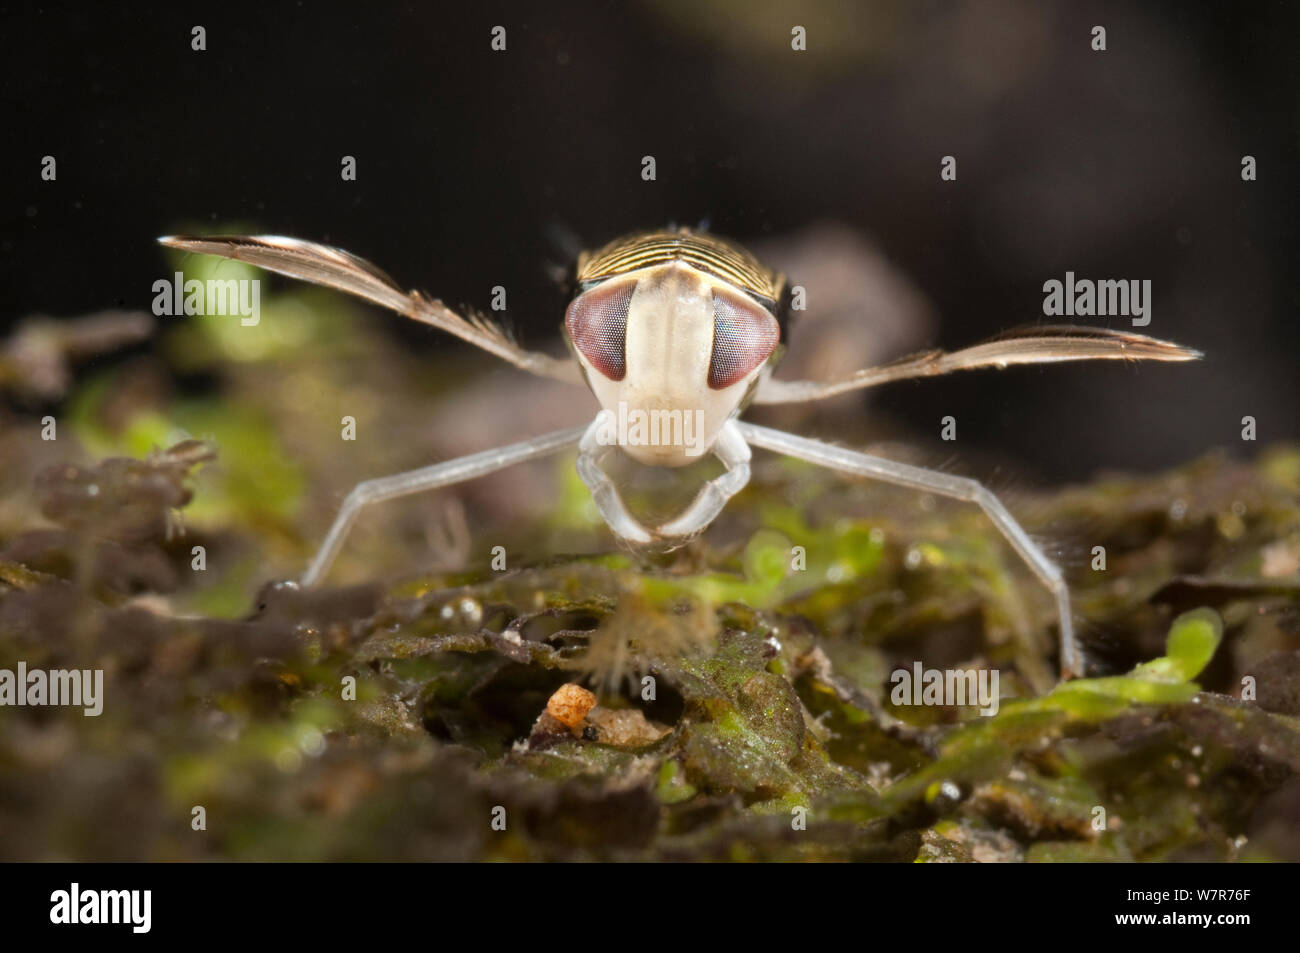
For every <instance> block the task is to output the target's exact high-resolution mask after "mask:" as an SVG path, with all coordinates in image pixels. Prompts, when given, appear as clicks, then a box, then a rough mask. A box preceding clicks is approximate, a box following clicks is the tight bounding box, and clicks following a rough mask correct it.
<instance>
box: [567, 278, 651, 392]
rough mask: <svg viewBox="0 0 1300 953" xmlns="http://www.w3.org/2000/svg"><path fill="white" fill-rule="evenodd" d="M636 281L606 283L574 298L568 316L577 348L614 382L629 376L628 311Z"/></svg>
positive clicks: (569, 327)
mask: <svg viewBox="0 0 1300 953" xmlns="http://www.w3.org/2000/svg"><path fill="white" fill-rule="evenodd" d="M634 291H636V282H635V281H620V282H605V283H604V284H600V285H597V286H596V287H595V288H592V289H591V290H590V291H587V292H584V293H583V294H580V295H578V297H576V298H574V299H573V301H572V302H571V303H570V304H569V310H568V311H567V312H566V313H565V315H564V326H565V328H566V329H567V330H568V332H569V338H570V340H572V341H573V346H574V347H576V348H577V349H578V353H580V354H581V355H582V356H583V357H585V358H586V359H587V360H588V361H590V362H591V366H592V367H594V368H595V369H596V370H598V371H600V373H601V374H603V375H604V376H606V377H608V378H609V379H610V380H612V381H621V380H622V379H623V377H624V375H626V374H627V358H626V356H625V354H624V346H625V343H626V341H627V309H628V306H629V305H630V304H631V303H632V293H633V292H634Z"/></svg>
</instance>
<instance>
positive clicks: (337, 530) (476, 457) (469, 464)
mask: <svg viewBox="0 0 1300 953" xmlns="http://www.w3.org/2000/svg"><path fill="white" fill-rule="evenodd" d="M583 429H584V428H582V427H574V428H570V429H569V430H557V431H556V432H554V433H549V434H546V435H544V436H541V437H533V438H532V439H531V440H523V441H520V442H519V443H512V444H510V445H509V446H505V447H498V448H496V449H495V450H485V451H483V452H482V453H473V454H470V455H469V456H466V457H458V458H456V459H455V460H448V461H446V462H445V463H435V464H433V465H432V466H428V467H422V468H421V469H419V470H409V471H407V472H406V473H398V474H396V475H394V476H389V477H381V478H380V479H378V480H367V481H365V482H364V483H358V484H357V485H356V487H355V488H354V489H353V490H352V492H351V493H349V494H348V495H347V498H346V499H345V500H344V501H343V507H342V509H340V510H339V515H338V516H337V517H335V519H334V525H333V526H331V527H330V531H329V533H328V534H327V535H326V536H325V542H323V543H321V547H320V549H319V550H317V551H316V557H315V558H314V559H313V560H312V561H311V565H310V566H308V567H307V571H306V572H305V573H303V574H302V581H301V584H302V585H303V586H314V585H316V583H318V582H320V580H321V578H322V577H323V576H324V575H325V573H326V572H327V571H328V570H329V567H330V564H331V563H333V562H334V557H335V556H337V555H338V551H339V549H340V548H341V547H342V546H343V540H344V539H345V538H346V537H347V534H348V530H350V529H351V528H352V523H353V521H354V520H356V518H357V514H358V513H359V512H360V511H361V509H362V508H363V507H366V506H369V505H370V504H372V503H380V502H382V501H384V500H393V499H397V498H398V497H400V496H410V495H411V494H413V493H422V492H424V491H425V490H434V489H437V488H438V487H443V486H450V485H451V484H453V483H463V482H465V481H466V480H473V479H474V478H476V477H481V476H485V475H487V474H489V473H492V472H494V471H496V470H504V469H505V468H506V467H509V466H514V465H515V464H516V463H523V462H524V461H526V460H533V459H536V458H537V457H543V456H546V455H547V454H549V453H556V452H558V451H560V450H563V449H564V448H565V447H568V446H571V445H573V444H575V443H577V442H578V440H579V439H580V438H581V437H582V432H583Z"/></svg>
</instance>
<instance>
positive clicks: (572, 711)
mask: <svg viewBox="0 0 1300 953" xmlns="http://www.w3.org/2000/svg"><path fill="white" fill-rule="evenodd" d="M595 707H596V696H595V695H593V694H592V693H591V692H589V691H587V690H586V689H585V688H583V687H582V686H581V685H577V684H574V683H573V682H569V683H568V684H567V685H561V686H560V687H559V688H557V689H556V690H555V694H554V695H552V696H551V698H550V701H548V702H547V703H546V712H547V714H549V715H550V716H551V717H552V718H554V719H555V720H556V721H558V722H560V724H562V725H564V726H565V727H567V728H576V727H577V726H578V725H579V724H581V723H582V720H583V719H584V718H586V717H587V712H589V711H591V710H592V709H593V708H595Z"/></svg>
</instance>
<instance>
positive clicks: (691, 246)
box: [577, 229, 784, 302]
mask: <svg viewBox="0 0 1300 953" xmlns="http://www.w3.org/2000/svg"><path fill="white" fill-rule="evenodd" d="M674 261H681V262H685V263H686V264H688V265H690V266H691V267H693V268H698V269H700V270H701V271H703V272H705V273H707V274H710V275H713V276H715V277H717V278H720V279H722V280H723V281H725V282H727V283H728V284H730V285H733V286H734V287H737V288H739V289H741V290H742V291H746V292H749V293H750V294H754V295H757V296H759V297H760V298H765V299H767V300H768V301H771V302H777V301H779V300H780V298H781V291H782V286H783V284H784V278H783V277H782V276H781V275H780V274H779V273H777V272H775V271H772V270H771V269H770V268H765V267H763V265H761V264H759V262H758V261H757V260H756V259H755V258H754V257H753V256H752V255H750V254H749V253H748V252H746V251H745V250H744V249H742V248H740V247H738V246H736V245H733V244H731V243H730V242H727V241H724V240H722V239H720V238H715V237H713V236H712V235H706V234H703V233H701V232H692V231H690V230H689V229H681V230H679V231H675V232H640V233H638V234H635V235H628V236H625V237H623V238H619V239H617V240H615V241H612V242H610V243H609V244H608V245H606V246H605V247H603V248H599V249H597V250H596V251H592V252H583V253H582V255H581V256H579V258H578V276H577V277H578V281H579V283H581V284H586V283H588V282H595V281H602V280H604V279H606V278H610V277H613V276H614V275H623V274H627V273H628V272H632V271H638V270H640V269H642V268H653V267H654V266H656V265H664V264H668V263H669V262H674Z"/></svg>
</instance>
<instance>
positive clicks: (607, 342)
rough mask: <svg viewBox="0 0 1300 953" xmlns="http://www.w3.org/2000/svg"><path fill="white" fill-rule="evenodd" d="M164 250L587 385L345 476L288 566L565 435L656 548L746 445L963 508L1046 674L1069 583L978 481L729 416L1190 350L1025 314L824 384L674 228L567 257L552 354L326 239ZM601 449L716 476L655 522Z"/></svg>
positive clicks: (737, 256)
mask: <svg viewBox="0 0 1300 953" xmlns="http://www.w3.org/2000/svg"><path fill="white" fill-rule="evenodd" d="M159 241H161V242H162V244H164V245H166V246H168V247H170V248H178V249H181V250H183V251H188V252H196V253H200V254H206V255H219V256H222V257H225V258H231V259H237V260H239V261H244V262H248V263H250V264H253V265H257V266H259V267H261V268H266V269H268V270H270V271H274V272H278V273H280V274H283V275H288V276H290V277H293V278H300V279H302V280H304V281H310V282H313V283H315V284H319V285H324V286H326V287H329V288H335V289H337V290H339V291H345V292H347V293H349V294H353V295H357V296H358V297H361V298H364V299H366V300H367V301H371V302H373V303H375V304H378V305H381V306H383V307H385V308H390V309H392V310H393V311H396V312H398V313H399V314H402V315H405V316H406V317H408V318H413V319H414V320H416V321H423V322H424V323H425V324H431V325H433V326H434V327H436V328H440V329H442V330H444V331H447V332H449V333H451V334H454V335H455V336H456V337H458V338H460V339H461V340H464V341H468V342H469V343H470V344H473V345H475V346H476V347H480V348H482V349H483V350H485V351H487V352H489V353H491V354H495V355H496V356H497V357H500V358H502V359H503V360H505V361H508V362H509V363H511V364H513V365H514V366H515V367H518V368H519V369H520V370H523V371H527V372H528V373H530V374H536V375H540V376H543V377H549V378H555V379H558V380H562V381H567V382H570V383H574V384H583V383H585V384H586V385H587V386H588V387H589V388H590V389H591V391H592V393H593V394H595V396H596V399H597V400H598V401H599V402H600V406H601V410H600V412H599V413H598V414H597V415H596V418H595V419H594V420H593V421H592V422H591V424H590V425H589V426H587V427H579V428H574V429H569V430H559V431H556V432H553V433H549V434H545V435H542V436H538V437H533V438H531V439H529V440H524V441H521V442H519V443H514V444H510V445H509V446H504V447H499V448H497V449H495V450H486V451H484V452H482V453H475V454H471V455H469V456H465V457H460V458H459V459H456V460H450V461H447V462H445V463H437V464H434V465H432V466H428V467H424V468H422V469H419V470H412V471H410V472H407V473H400V474H397V475H395V476H389V477H383V478H381V479H377V480H367V481H365V482H364V483H361V484H359V485H358V486H357V487H356V488H355V489H353V490H352V492H351V493H349V494H348V496H347V498H346V500H344V503H343V506H342V508H341V510H340V512H339V514H338V517H337V518H336V519H335V521H334V525H333V526H332V527H331V528H330V531H329V533H328V534H327V535H326V537H325V541H324V542H323V543H322V544H321V547H320V549H319V551H318V552H317V553H316V556H315V558H314V559H313V560H312V562H311V565H310V566H308V568H307V570H306V572H305V573H304V574H303V576H302V580H301V583H302V585H304V586H313V585H316V584H317V583H319V582H320V580H321V579H322V577H323V576H324V575H325V573H326V572H327V571H328V569H329V567H330V564H331V563H332V562H333V560H334V557H335V556H336V555H337V553H338V551H339V548H340V547H341V546H342V544H343V541H344V538H345V537H346V535H347V533H348V530H349V528H350V527H351V525H352V523H353V521H354V520H355V519H356V516H357V514H358V512H359V511H360V510H361V509H363V508H364V507H366V506H369V505H371V504H373V503H379V502H381V501H384V500H391V499H395V498H397V497H401V496H407V495H410V494H413V493H420V492H423V491H425V490H432V489H435V488H438V487H444V486H450V485H452V484H456V483H462V482H464V481H466V480H472V479H474V478H476V477H481V476H483V475H485V474H488V473H492V472H494V471H496V470H500V469H503V468H505V467H509V466H513V465H514V464H517V463H522V462H524V461H526V460H533V459H536V458H538V457H542V456H545V455H547V454H553V453H556V452H559V451H562V450H564V449H566V448H569V447H572V446H573V445H575V444H576V445H577V447H578V457H577V468H578V473H579V474H580V475H581V477H582V480H583V482H584V483H586V485H587V487H588V488H589V489H590V491H591V494H592V497H593V498H594V500H595V503H596V506H597V507H598V508H599V510H600V513H601V515H602V516H603V517H604V519H605V522H606V523H607V524H608V525H609V528H610V530H611V531H613V533H614V535H615V536H617V537H618V538H619V539H620V540H622V541H623V542H625V543H627V544H630V545H633V546H644V547H658V548H672V547H673V546H677V545H681V544H682V543H684V542H685V541H687V540H689V539H690V538H691V537H693V536H695V535H696V534H698V533H701V532H703V531H704V530H705V529H706V528H708V526H709V524H710V523H712V522H713V520H714V519H715V518H716V517H717V515H718V514H719V513H720V512H721V511H722V508H723V507H724V506H725V505H726V503H727V500H728V499H730V498H731V497H732V496H733V495H735V493H736V492H737V491H739V490H740V489H741V488H742V487H743V486H745V484H746V483H747V482H748V481H749V472H750V471H749V462H750V448H751V447H761V448H763V449H766V450H771V451H775V452H777V453H782V454H787V455H789V456H792V457H797V458H799V459H802V460H806V461H809V462H811V463H815V464H820V465H821V466H824V467H829V468H830V469H832V470H837V471H839V472H842V473H847V474H854V475H858V476H865V477H872V478H874V479H877V480H883V481H886V482H888V483H893V484H898V485H900V486H905V487H911V488H913V489H916V490H921V491H924V492H927V493H934V494H937V495H940V496H947V497H953V498H955V499H959V500H966V501H969V502H972V503H976V504H978V505H979V506H980V508H981V509H983V511H984V512H985V514H987V516H988V518H989V520H990V521H991V522H992V523H993V525H994V526H995V527H996V528H997V529H998V531H999V532H1000V533H1001V534H1002V535H1003V536H1004V537H1005V538H1006V540H1007V541H1008V542H1009V543H1010V544H1011V546H1012V548H1013V549H1015V551H1016V552H1017V553H1018V554H1019V555H1020V557H1021V558H1022V559H1023V560H1024V561H1025V562H1026V563H1027V564H1028V566H1029V568H1030V569H1031V570H1033V572H1034V574H1035V575H1036V576H1037V577H1038V578H1039V579H1040V580H1042V582H1043V584H1044V585H1045V586H1046V587H1047V588H1048V590H1049V591H1050V592H1051V593H1052V595H1053V597H1054V598H1055V600H1056V605H1057V612H1058V615H1059V619H1060V633H1059V634H1060V646H1061V651H1060V656H1061V674H1062V677H1066V678H1068V677H1071V676H1074V675H1078V674H1081V673H1082V667H1083V665H1082V663H1083V659H1082V654H1081V652H1080V649H1079V645H1078V642H1077V640H1076V638H1075V634H1074V625H1073V618H1072V615H1071V610H1070V593H1069V588H1068V586H1067V585H1066V583H1065V580H1064V578H1063V577H1062V575H1061V570H1060V568H1059V567H1057V565H1056V564H1055V563H1053V562H1052V561H1051V560H1050V559H1049V558H1048V557H1047V556H1046V555H1045V554H1044V553H1043V551H1042V550H1041V549H1039V547H1038V546H1037V545H1036V544H1035V543H1034V542H1033V540H1031V539H1030V537H1029V535H1028V534H1027V533H1026V532H1025V531H1024V529H1022V528H1021V526H1020V524H1019V523H1018V522H1016V520H1015V519H1014V518H1013V517H1012V515H1011V514H1010V513H1009V512H1008V511H1007V509H1006V507H1004V506H1003V505H1002V503H1001V501H999V500H998V498H997V497H996V496H995V495H994V494H993V493H992V492H991V491H990V490H989V489H988V488H986V487H985V486H983V485H982V484H980V483H979V482H977V481H975V480H972V479H968V478H965V477H958V476H952V475H950V474H947V473H942V472H938V471H935V470H928V469H924V468H921V467H916V466H910V465H908V464H903V463H897V462H895V461H893V460H888V459H884V458H881V457H876V456H870V455H868V454H865V453H859V452H857V451H854V450H848V449H845V448H843V447H837V446H834V445H832V444H829V443H825V442H823V441H820V440H811V439H809V438H807V437H801V436H798V435H796V434H792V433H787V432H784V431H780V430H773V429H770V428H768V427H760V426H758V425H756V424H752V423H748V422H746V421H743V420H741V419H740V415H741V413H742V412H743V411H744V410H745V409H746V408H747V407H748V406H749V405H750V404H789V403H796V402H801V401H814V400H821V399H822V398H826V397H831V396H833V395H836V394H842V393H845V392H846V391H852V390H858V389H861V388H866V387H874V386H876V385H877V384H883V383H886V382H888V381H897V380H905V379H908V378H915V377H924V376H932V375H938V374H947V373H950V372H952V371H958V370H967V369H971V368H979V367H999V368H1000V367H1007V366H1008V365H1011V364H1044V363H1052V362H1056V361H1082V360H1097V359H1119V360H1130V361H1132V360H1154V361H1188V360H1195V359H1196V358H1199V357H1200V356H1201V355H1200V354H1199V353H1198V352H1197V351H1193V350H1191V349H1189V348H1185V347H1181V346H1179V345H1177V344H1172V343H1170V342H1168V341H1160V340H1157V339H1155V338H1150V337H1145V336H1143V335H1139V334H1131V333H1126V332H1122V331H1109V330H1101V329H1096V328H1085V327H1074V326H1049V327H1026V328H1021V329H1017V330H1014V331H1009V332H1007V333H1004V334H1001V335H999V336H997V337H995V338H993V339H991V340H988V341H985V342H983V343H981V344H976V345H974V346H973V347H969V348H965V349H963V350H959V351H953V352H943V351H926V352H924V353H920V354H914V355H911V356H908V357H904V358H902V359H900V360H897V361H893V362H891V363H889V364H884V365H881V366H879V367H871V368H866V369H864V370H860V371H857V372H856V373H854V374H851V375H849V376H848V377H845V378H842V379H838V380H781V379H779V378H777V377H775V376H774V375H773V371H774V370H775V367H776V365H777V363H778V361H779V359H780V356H781V354H782V352H783V350H784V348H783V347H782V341H783V338H784V336H785V317H786V312H787V310H788V294H787V289H786V285H785V280H784V278H783V276H781V275H780V274H778V273H776V272H774V271H772V270H771V269H769V268H766V267H764V266H763V265H762V264H760V263H759V262H758V261H757V260H756V259H755V258H754V257H753V256H752V255H750V254H749V253H748V252H746V251H745V250H744V249H742V248H741V247H739V246H738V245H735V244H733V243H731V242H728V241H724V240H722V239H720V238H717V237H715V236H713V235H709V234H706V233H704V232H700V231H692V230H690V229H677V230H669V231H657V232H643V233H639V234H635V235H630V236H627V237H625V238H622V239H619V240H617V241H614V242H612V243H610V244H608V245H606V246H605V247H603V248H600V249H598V250H596V251H593V252H587V253H584V254H582V255H581V256H579V259H578V262H577V272H576V278H577V292H576V294H575V295H574V297H573V300H572V301H571V302H570V304H569V306H568V310H567V312H566V314H565V319H564V335H565V338H566V340H567V342H568V344H569V346H570V352H571V355H570V357H569V358H568V359H560V358H554V357H550V356H548V355H545V354H540V353H535V352H532V351H527V350H525V349H523V348H521V347H520V346H519V345H518V344H516V343H515V342H514V341H513V340H511V339H510V338H509V337H508V336H507V335H506V334H505V333H504V332H503V331H502V330H501V328H499V327H498V326H496V325H495V324H493V323H491V322H490V321H488V320H487V319H485V318H482V317H478V316H472V317H471V318H469V319H466V318H464V317H462V316H461V315H459V314H457V313H456V312H454V311H452V310H451V309H450V308H448V307H447V306H446V305H445V304H443V303H442V302H441V301H438V300H434V299H431V298H428V297H426V296H425V295H423V294H421V293H420V292H418V291H416V292H406V291H403V290H401V288H400V287H398V286H397V285H396V284H395V283H394V282H393V281H392V279H390V278H389V277H388V276H387V275H385V274H384V273H383V272H381V271H379V270H378V269H377V268H375V267H374V266H373V265H370V264H369V263H367V262H365V261H362V260H361V259H360V258H357V257H355V256H353V255H350V254H348V253H347V252H344V251H340V250H339V249H337V248H331V247H329V246H326V245H318V244H314V243H312V242H305V241H299V240H297V239H292V238H282V237H279V236H266V235H263V236H240V237H211V238H199V237H179V236H173V237H167V238H162V239H159ZM615 447H617V448H618V449H620V450H621V451H622V452H625V453H627V454H628V455H629V456H631V457H632V458H633V459H635V460H637V461H638V462H640V463H642V464H645V465H647V466H655V467H677V466H683V465H685V464H688V463H690V462H692V461H693V460H695V459H698V458H699V456H700V455H701V454H706V453H712V454H713V455H714V456H715V457H716V458H717V459H718V460H719V461H720V462H721V463H722V465H723V467H724V468H725V469H724V472H723V473H722V474H721V475H720V476H718V477H715V478H714V479H712V480H710V481H709V482H707V483H706V484H705V485H704V486H703V487H701V489H700V490H699V492H698V493H697V495H696V496H695V498H694V500H693V501H692V502H691V503H690V504H689V505H688V506H687V508H686V509H685V510H684V511H683V512H682V513H681V514H679V515H678V516H677V517H675V518H674V519H672V520H670V521H668V522H666V523H663V524H662V525H658V526H653V527H649V526H645V525H643V524H642V523H641V522H640V521H639V520H638V519H637V518H636V517H635V516H633V515H632V513H631V512H629V511H628V509H627V507H626V506H625V505H624V503H623V500H622V498H621V497H620V495H619V491H618V487H617V486H616V485H615V484H614V482H613V481H612V480H611V479H610V478H609V476H608V475H607V474H606V472H605V471H604V469H602V466H601V462H602V460H603V459H604V458H605V455H606V454H607V453H609V452H611V451H612V450H614V448H615Z"/></svg>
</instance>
